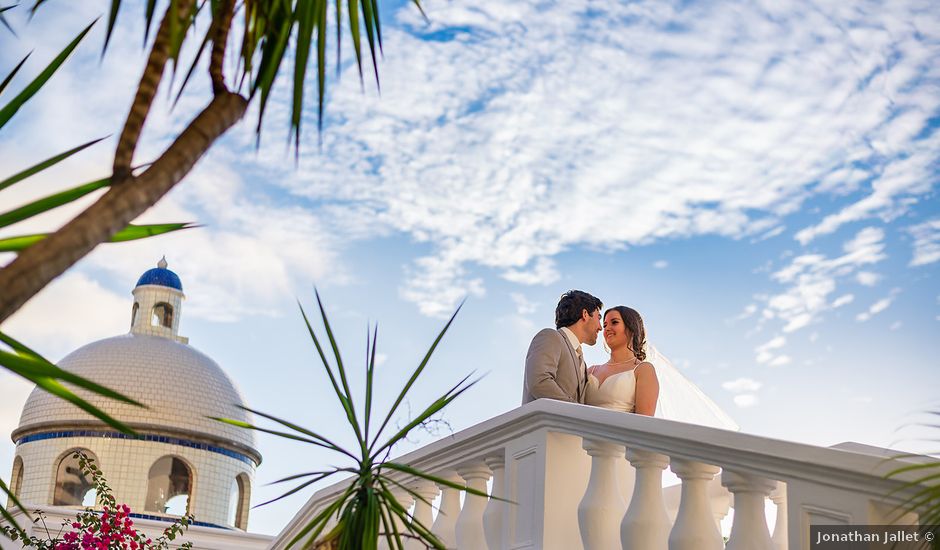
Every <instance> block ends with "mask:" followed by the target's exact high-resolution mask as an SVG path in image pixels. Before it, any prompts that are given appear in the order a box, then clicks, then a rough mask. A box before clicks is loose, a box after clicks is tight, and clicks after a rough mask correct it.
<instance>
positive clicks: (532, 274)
mask: <svg viewBox="0 0 940 550" xmlns="http://www.w3.org/2000/svg"><path fill="white" fill-rule="evenodd" d="M559 277H561V275H559V273H558V270H557V269H555V262H554V261H552V260H551V259H549V258H539V259H537V260H536V261H535V265H534V266H532V268H531V269H528V270H525V269H521V270H520V269H508V270H506V271H505V272H503V278H504V279H506V280H507V281H512V282H514V283H520V284H524V285H535V284H542V285H547V284H551V283H554V282H555V281H557V280H558V279H559Z"/></svg>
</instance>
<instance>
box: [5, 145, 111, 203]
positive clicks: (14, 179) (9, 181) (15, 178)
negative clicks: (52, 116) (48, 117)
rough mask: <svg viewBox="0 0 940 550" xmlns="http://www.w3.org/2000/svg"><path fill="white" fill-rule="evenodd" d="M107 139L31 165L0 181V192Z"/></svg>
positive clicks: (80, 146)
mask: <svg viewBox="0 0 940 550" xmlns="http://www.w3.org/2000/svg"><path fill="white" fill-rule="evenodd" d="M107 137H108V136H105V137H103V138H98V139H94V140H92V141H89V142H88V143H83V144H81V145H79V146H78V147H74V148H72V149H69V150H68V151H66V152H64V153H59V154H58V155H55V156H52V157H49V158H47V159H46V160H44V161H42V162H40V163H39V164H35V165H33V166H30V167H29V168H27V169H26V170H23V171H22V172H19V173H17V174H13V175H12V176H10V177H9V178H6V179H4V180H0V191H2V190H3V189H6V188H7V187H9V186H11V185H13V184H14V183H18V182H20V181H23V180H24V179H26V178H28V177H30V176H32V175H34V174H37V173H39V172H42V171H43V170H45V169H47V168H49V167H51V166H54V165H56V164H58V163H60V162H62V161H63V160H65V159H67V158H69V157H70V156H72V155H74V154H75V153H78V152H79V151H82V150H84V149H86V148H88V147H91V146H92V145H94V144H96V143H98V142H99V141H101V140H103V139H106V138H107Z"/></svg>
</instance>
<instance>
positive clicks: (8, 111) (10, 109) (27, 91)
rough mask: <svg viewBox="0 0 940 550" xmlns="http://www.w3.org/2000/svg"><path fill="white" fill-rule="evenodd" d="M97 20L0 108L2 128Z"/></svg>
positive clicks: (60, 64)
mask: <svg viewBox="0 0 940 550" xmlns="http://www.w3.org/2000/svg"><path fill="white" fill-rule="evenodd" d="M40 3H41V2H36V6H38V5H39V4H40ZM35 9H36V8H35V7H33V10H34V11H35ZM97 22H98V20H97V19H95V20H94V21H92V22H91V24H90V25H88V26H87V27H85V29H84V30H83V31H82V32H80V33H78V36H76V37H75V38H74V39H72V41H71V42H70V43H69V44H68V45H67V46H66V47H65V49H63V50H62V51H61V52H59V55H57V56H56V57H55V59H53V60H52V62H51V63H49V65H47V66H46V68H45V69H43V70H42V72H41V73H39V75H38V76H37V77H36V78H34V79H33V80H32V82H30V83H29V84H27V85H26V87H25V88H23V90H22V91H21V92H20V93H19V94H17V95H16V97H14V98H13V99H11V100H10V102H9V103H8V104H6V105H4V106H3V107H2V108H0V128H3V126H4V125H6V123H7V122H9V121H10V119H11V118H13V115H15V114H16V112H17V111H19V110H20V107H22V106H23V105H24V104H25V103H26V102H27V101H28V100H29V98H31V97H33V96H34V95H35V94H36V92H38V91H39V90H40V89H41V88H42V87H43V86H44V85H45V84H46V82H48V81H49V79H50V78H52V75H54V74H55V72H56V71H57V70H59V67H61V66H62V63H64V62H65V60H66V59H67V58H68V57H69V55H71V54H72V52H73V51H74V50H75V48H76V47H77V46H78V43H79V42H81V41H82V39H83V38H85V35H86V34H88V31H90V30H91V28H92V27H93V26H94V25H95V23H97Z"/></svg>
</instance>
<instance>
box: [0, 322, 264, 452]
mask: <svg viewBox="0 0 940 550" xmlns="http://www.w3.org/2000/svg"><path fill="white" fill-rule="evenodd" d="M59 366H60V367H61V368H63V369H65V370H68V371H70V372H73V373H75V374H78V375H81V376H83V377H85V378H89V379H91V380H93V381H95V382H97V383H99V384H101V385H103V386H106V387H108V388H110V389H113V390H115V391H117V392H120V393H122V394H123V395H126V396H127V397H130V398H131V399H134V400H136V401H138V402H140V403H143V404H145V405H146V406H147V407H148V408H146V409H145V408H141V407H135V406H133V405H130V404H126V403H122V402H119V401H115V400H112V399H108V398H105V397H101V396H99V395H95V394H91V393H90V392H87V391H84V390H76V391H77V393H78V394H79V395H81V396H82V397H83V398H84V399H86V400H88V401H89V402H90V403H91V404H92V405H95V406H96V407H98V408H100V409H102V410H104V411H105V412H107V413H108V414H110V415H111V416H113V417H114V418H117V419H118V420H120V421H122V422H125V423H127V424H128V425H130V426H131V427H132V428H134V429H135V430H136V431H138V432H140V433H147V434H159V435H167V436H171V437H172V436H178V437H183V438H185V439H187V440H192V441H196V442H199V443H205V444H209V445H214V446H218V447H222V448H223V449H228V450H230V451H235V452H237V453H240V454H247V455H248V456H250V457H252V458H253V459H254V461H255V462H256V463H257V462H260V460H261V456H260V454H259V453H258V451H257V450H256V445H255V437H254V433H253V432H252V431H250V430H246V429H242V428H237V427H235V426H230V425H228V424H223V423H221V422H218V421H215V420H211V419H210V418H208V417H212V416H221V417H226V418H233V419H236V420H242V421H245V422H251V418H250V415H249V414H248V413H247V412H245V411H243V410H241V409H239V408H238V407H237V406H236V405H241V406H244V405H245V402H244V400H243V399H242V397H241V395H239V393H238V390H237V389H236V388H235V385H234V384H233V382H232V380H231V379H229V377H228V376H227V375H226V374H225V372H223V371H222V369H221V368H220V367H219V365H218V364H216V363H215V361H213V360H212V359H210V358H209V357H208V356H206V355H205V354H203V353H201V352H199V351H197V350H196V349H194V348H192V347H191V346H189V345H188V344H183V343H180V342H177V341H175V340H172V339H169V338H163V337H160V336H148V335H141V334H133V333H132V334H126V335H123V336H115V337H113V338H106V339H104V340H99V341H97V342H92V343H91V344H88V345H86V346H83V347H81V348H79V349H77V350H76V351H74V352H72V353H70V354H69V355H67V356H66V357H65V358H64V359H62V361H60V362H59ZM86 427H95V428H98V429H100V428H102V427H104V425H103V424H102V423H101V421H99V420H98V419H96V418H94V417H93V416H91V415H89V414H88V413H86V412H84V411H82V410H81V409H79V408H77V407H75V406H74V405H72V404H70V403H67V402H65V401H63V400H61V399H59V398H57V397H54V396H52V395H51V394H49V393H47V392H46V391H44V390H41V389H39V388H36V389H34V390H33V392H32V394H30V396H29V399H28V400H27V401H26V405H25V406H24V407H23V414H22V416H21V417H20V425H19V428H17V430H16V431H14V433H13V439H14V440H18V439H19V438H21V437H23V436H28V435H30V434H32V433H39V432H48V431H49V430H50V429H75V428H86Z"/></svg>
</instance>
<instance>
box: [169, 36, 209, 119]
mask: <svg viewBox="0 0 940 550" xmlns="http://www.w3.org/2000/svg"><path fill="white" fill-rule="evenodd" d="M211 32H212V26H211V25H210V26H209V30H207V31H206V35H205V36H204V37H203V38H202V44H200V45H199V50H198V51H197V52H196V55H195V57H193V63H192V65H190V66H189V70H188V71H186V77H185V78H184V79H183V83H182V84H180V89H179V91H178V92H177V93H176V99H174V100H173V106H174V107H176V104H177V103H179V100H180V98H181V97H183V90H185V89H186V85H187V84H188V83H189V79H190V78H191V77H192V76H193V72H195V70H196V65H197V64H198V63H199V59H200V58H201V57H202V52H204V51H205V49H206V46H207V45H208V44H209V37H210V33H211Z"/></svg>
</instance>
